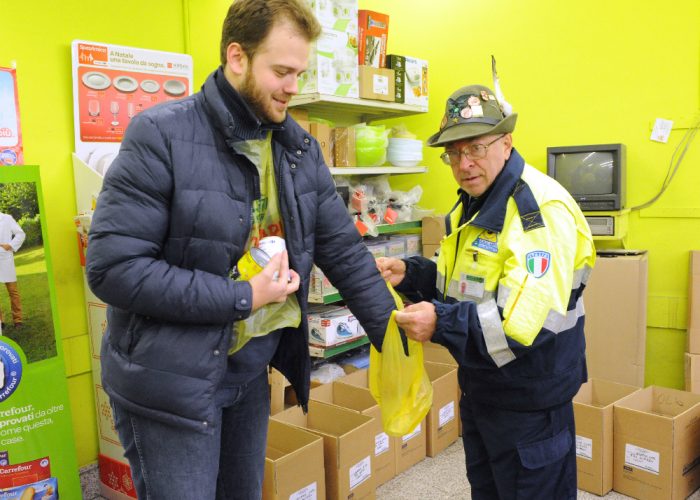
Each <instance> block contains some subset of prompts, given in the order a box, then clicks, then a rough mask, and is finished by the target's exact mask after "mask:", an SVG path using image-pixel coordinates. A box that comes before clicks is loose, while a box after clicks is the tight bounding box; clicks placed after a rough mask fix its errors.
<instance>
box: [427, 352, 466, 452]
mask: <svg viewBox="0 0 700 500" xmlns="http://www.w3.org/2000/svg"><path fill="white" fill-rule="evenodd" d="M425 371H426V372H427V373H428V378H429V379H430V382H431V383H432V385H433V404H432V406H431V407H430V411H429V412H428V416H427V417H426V419H425V420H426V450H425V454H426V455H427V456H429V457H434V456H436V455H437V454H438V453H440V452H441V451H443V450H444V449H445V448H447V447H448V446H449V445H451V444H452V443H454V442H455V441H456V440H457V437H458V430H459V429H458V421H459V398H458V396H457V394H458V391H457V387H458V385H459V384H458V383H457V368H455V367H454V366H450V365H445V364H442V363H430V362H426V363H425Z"/></svg>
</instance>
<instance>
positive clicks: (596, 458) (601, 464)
mask: <svg viewBox="0 0 700 500" xmlns="http://www.w3.org/2000/svg"><path fill="white" fill-rule="evenodd" d="M638 390H639V387H635V386H633V385H626V384H618V383H616V382H610V381H608V380H602V379H590V380H589V381H588V382H586V383H585V384H583V385H582V386H581V388H580V389H579V391H578V394H576V396H575V397H574V419H575V421H576V471H577V478H578V479H577V481H578V488H579V489H580V490H584V491H590V492H591V493H595V494H596V495H601V496H602V495H605V494H606V493H607V492H609V491H610V490H611V489H612V486H613V404H614V403H615V402H616V401H618V400H620V399H622V398H623V397H625V396H628V395H630V394H632V393H633V392H635V391H638Z"/></svg>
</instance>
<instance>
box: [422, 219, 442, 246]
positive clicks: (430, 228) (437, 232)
mask: <svg viewBox="0 0 700 500" xmlns="http://www.w3.org/2000/svg"><path fill="white" fill-rule="evenodd" d="M444 236H445V217H444V216H442V215H437V216H431V217H423V219H422V220H421V241H422V242H423V246H425V245H439V244H440V242H441V241H442V238H443V237H444Z"/></svg>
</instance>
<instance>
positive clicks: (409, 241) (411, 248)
mask: <svg viewBox="0 0 700 500" xmlns="http://www.w3.org/2000/svg"><path fill="white" fill-rule="evenodd" d="M403 239H404V241H406V257H411V256H413V255H420V254H421V244H420V235H419V234H406V235H404V236H403Z"/></svg>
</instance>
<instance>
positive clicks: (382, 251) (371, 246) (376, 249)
mask: <svg viewBox="0 0 700 500" xmlns="http://www.w3.org/2000/svg"><path fill="white" fill-rule="evenodd" d="M365 245H366V246H367V250H369V253H371V254H372V256H373V257H374V258H375V259H376V258H377V257H386V241H384V240H376V241H365Z"/></svg>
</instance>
